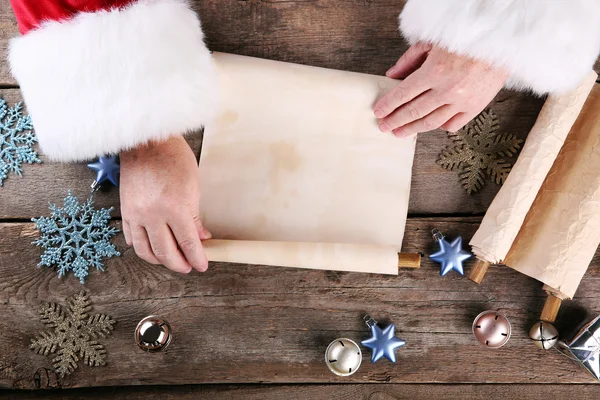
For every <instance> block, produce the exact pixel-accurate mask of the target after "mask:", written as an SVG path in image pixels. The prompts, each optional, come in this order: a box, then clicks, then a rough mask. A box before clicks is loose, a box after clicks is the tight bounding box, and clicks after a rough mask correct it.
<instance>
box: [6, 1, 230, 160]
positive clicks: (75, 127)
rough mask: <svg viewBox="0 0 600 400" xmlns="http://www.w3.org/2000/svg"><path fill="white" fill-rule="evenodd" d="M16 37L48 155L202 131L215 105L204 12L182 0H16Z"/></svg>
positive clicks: (18, 62) (14, 65)
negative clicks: (200, 16) (201, 16)
mask: <svg viewBox="0 0 600 400" xmlns="http://www.w3.org/2000/svg"><path fill="white" fill-rule="evenodd" d="M11 3H12V6H13V10H14V12H15V15H16V17H17V21H18V23H19V28H20V30H21V33H22V36H20V37H17V38H14V39H12V40H11V41H10V49H9V63H10V68H11V71H12V74H13V75H14V77H15V78H16V79H17V81H18V82H19V85H20V87H21V91H22V93H23V98H24V100H25V103H26V104H27V108H28V110H29V113H30V114H31V117H32V120H33V123H34V127H35V130H36V133H37V136H38V138H39V142H40V147H41V150H42V152H43V153H44V154H46V155H47V156H49V157H50V158H51V159H54V160H59V161H77V160H85V159H90V158H93V157H96V156H98V155H102V154H111V153H118V152H119V151H121V150H125V149H130V148H132V147H135V146H136V145H139V144H141V143H145V142H148V141H151V140H162V139H166V138H167V137H169V136H170V135H173V134H181V133H185V132H188V131H191V130H195V129H197V128H199V127H201V126H202V125H204V124H206V123H207V121H209V120H210V119H211V118H212V117H213V115H214V113H215V111H216V105H217V99H216V97H217V95H218V93H217V92H218V90H217V89H218V88H217V79H216V76H215V68H214V65H213V62H212V59H211V54H210V52H209V51H208V49H207V48H206V46H205V44H204V41H203V34H202V30H201V26H200V21H199V19H198V16H197V15H196V13H195V12H194V11H192V10H191V9H190V8H189V6H188V3H187V1H185V0H44V1H39V0H11Z"/></svg>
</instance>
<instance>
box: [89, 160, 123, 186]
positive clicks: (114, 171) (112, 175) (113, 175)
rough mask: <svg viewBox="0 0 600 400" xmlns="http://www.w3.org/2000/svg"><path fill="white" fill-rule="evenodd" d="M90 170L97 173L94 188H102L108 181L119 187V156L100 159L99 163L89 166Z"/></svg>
mask: <svg viewBox="0 0 600 400" xmlns="http://www.w3.org/2000/svg"><path fill="white" fill-rule="evenodd" d="M88 168H90V169H91V170H93V171H96V181H95V182H94V185H93V186H94V187H96V186H100V185H102V184H103V183H104V182H106V181H109V182H110V183H112V184H113V185H114V186H119V173H120V171H121V167H120V166H119V162H118V160H117V156H109V157H100V158H98V161H96V162H94V163H90V164H88Z"/></svg>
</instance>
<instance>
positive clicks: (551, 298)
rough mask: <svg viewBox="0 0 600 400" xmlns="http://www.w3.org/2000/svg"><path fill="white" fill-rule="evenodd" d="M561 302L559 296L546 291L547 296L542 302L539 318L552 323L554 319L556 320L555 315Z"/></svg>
mask: <svg viewBox="0 0 600 400" xmlns="http://www.w3.org/2000/svg"><path fill="white" fill-rule="evenodd" d="M561 303H562V299H561V298H560V297H556V296H555V295H553V294H552V293H548V298H547V299H546V302H545V303H544V308H543V309H542V314H541V315H540V320H542V321H545V322H550V323H551V324H553V323H554V321H556V316H557V315H558V310H560V305H561Z"/></svg>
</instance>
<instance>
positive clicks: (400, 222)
mask: <svg viewBox="0 0 600 400" xmlns="http://www.w3.org/2000/svg"><path fill="white" fill-rule="evenodd" d="M214 57H215V61H216V64H217V69H218V72H219V79H220V87H221V90H222V95H221V105H220V113H219V116H218V118H217V119H216V121H215V122H214V123H213V124H209V125H208V126H206V129H205V133H204V142H203V145H202V153H201V158H200V169H199V171H200V185H201V191H202V197H201V216H202V219H203V221H204V224H205V226H206V227H207V228H208V229H209V230H210V231H211V232H212V233H213V236H214V237H215V238H217V239H237V240H249V241H266V242H302V243H307V242H308V243H341V244H360V245H376V246H383V247H384V248H386V249H387V250H389V249H393V250H394V252H397V251H399V250H400V247H401V243H402V238H403V235H404V227H405V224H406V216H407V210H408V198H409V192H410V179H411V171H412V162H413V156H414V151H415V140H416V139H415V138H414V137H412V138H407V139H397V138H395V137H394V136H393V135H391V134H384V133H381V132H380V131H379V129H378V128H377V120H376V118H375V117H374V115H373V111H372V106H373V104H374V103H375V101H376V100H377V99H378V98H379V97H380V96H382V95H383V94H385V93H387V92H388V91H389V90H391V89H392V88H393V87H395V86H396V84H397V82H396V81H394V80H391V79H388V78H385V77H379V76H372V75H365V74H358V73H352V72H346V71H336V70H329V69H323V68H316V67H309V66H303V65H296V64H288V63H282V62H276V61H269V60H263V59H256V58H250V57H243V56H236V55H230V54H215V55H214ZM256 249H257V250H256V251H258V252H260V251H264V247H262V246H260V245H259V246H257V247H256ZM307 251H308V250H307ZM358 253H360V249H357V254H358ZM388 253H389V252H388ZM388 258H389V257H388ZM238 262H243V260H238ZM386 264H389V265H386V266H385V271H387V273H397V259H395V260H394V262H392V261H391V258H390V261H386ZM392 264H393V265H392ZM281 265H284V264H283V263H282V264H281ZM381 268H382V266H381V265H370V266H367V267H366V268H365V267H363V269H367V270H370V271H371V272H381ZM367 272H368V271H367Z"/></svg>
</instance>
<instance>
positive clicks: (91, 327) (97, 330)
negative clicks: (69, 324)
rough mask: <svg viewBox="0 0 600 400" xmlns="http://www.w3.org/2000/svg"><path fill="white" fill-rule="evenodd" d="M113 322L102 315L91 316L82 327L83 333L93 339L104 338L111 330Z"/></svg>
mask: <svg viewBox="0 0 600 400" xmlns="http://www.w3.org/2000/svg"><path fill="white" fill-rule="evenodd" d="M114 324H115V320H114V319H112V318H111V317H109V316H108V315H104V314H95V315H92V316H91V317H90V318H89V319H88V321H87V323H86V324H85V325H84V328H85V332H86V333H87V334H88V335H89V336H90V337H91V338H93V339H96V338H98V337H103V338H104V337H106V336H108V335H110V333H111V332H112V330H113V325H114Z"/></svg>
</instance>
